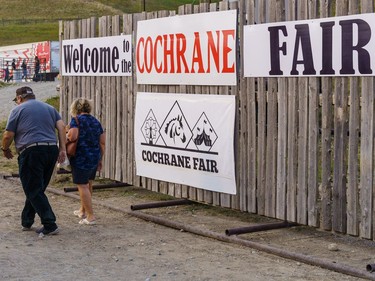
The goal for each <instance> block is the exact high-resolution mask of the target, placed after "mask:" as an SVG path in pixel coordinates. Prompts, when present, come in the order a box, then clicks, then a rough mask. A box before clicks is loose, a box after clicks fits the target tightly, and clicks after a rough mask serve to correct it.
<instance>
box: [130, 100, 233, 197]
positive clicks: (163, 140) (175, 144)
mask: <svg viewBox="0 0 375 281" xmlns="http://www.w3.org/2000/svg"><path fill="white" fill-rule="evenodd" d="M234 118H235V96H221V95H220V96H218V95H188V94H160V93H138V94H137V100H136V111H135V124H134V142H135V160H136V170H137V175H139V176H144V177H149V178H153V179H158V180H163V181H168V182H173V183H179V184H185V185H189V186H194V187H198V188H202V189H206V190H211V191H217V192H224V193H229V194H236V181H235V172H234V171H235V168H234V147H233V146H234V143H233V141H234V140H233V137H234Z"/></svg>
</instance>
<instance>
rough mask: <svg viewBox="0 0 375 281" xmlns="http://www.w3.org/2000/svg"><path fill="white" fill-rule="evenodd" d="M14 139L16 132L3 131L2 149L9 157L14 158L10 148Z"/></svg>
mask: <svg viewBox="0 0 375 281" xmlns="http://www.w3.org/2000/svg"><path fill="white" fill-rule="evenodd" d="M13 139H14V132H12V131H7V130H5V131H4V133H3V140H2V142H1V150H2V151H3V154H4V156H5V157H6V158H7V159H12V158H13V154H12V151H11V150H10V145H11V144H12V142H13Z"/></svg>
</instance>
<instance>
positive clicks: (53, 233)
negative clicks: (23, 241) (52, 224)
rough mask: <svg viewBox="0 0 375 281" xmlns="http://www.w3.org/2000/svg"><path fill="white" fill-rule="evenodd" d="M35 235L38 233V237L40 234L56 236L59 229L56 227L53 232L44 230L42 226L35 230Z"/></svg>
mask: <svg viewBox="0 0 375 281" xmlns="http://www.w3.org/2000/svg"><path fill="white" fill-rule="evenodd" d="M35 232H36V233H38V234H39V235H40V234H43V235H56V234H57V233H59V228H58V227H56V229H55V230H46V229H44V226H42V227H41V228H39V229H37V230H35Z"/></svg>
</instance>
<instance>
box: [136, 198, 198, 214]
mask: <svg viewBox="0 0 375 281" xmlns="http://www.w3.org/2000/svg"><path fill="white" fill-rule="evenodd" d="M191 203H192V202H191V201H190V200H187V199H176V200H167V201H159V202H150V203H143V204H137V205H130V209H131V210H133V211H135V210H143V209H151V208H161V207H169V206H178V205H187V204H191Z"/></svg>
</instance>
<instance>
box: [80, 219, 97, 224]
mask: <svg viewBox="0 0 375 281" xmlns="http://www.w3.org/2000/svg"><path fill="white" fill-rule="evenodd" d="M79 224H84V225H94V224H96V221H95V220H93V221H89V220H87V219H82V220H80V221H79Z"/></svg>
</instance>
